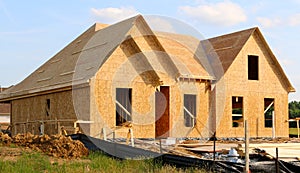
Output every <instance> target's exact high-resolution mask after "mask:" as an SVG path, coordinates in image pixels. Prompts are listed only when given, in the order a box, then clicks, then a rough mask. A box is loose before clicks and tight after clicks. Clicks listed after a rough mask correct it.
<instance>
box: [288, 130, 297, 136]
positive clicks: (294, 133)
mask: <svg viewBox="0 0 300 173" xmlns="http://www.w3.org/2000/svg"><path fill="white" fill-rule="evenodd" d="M289 134H290V135H298V130H297V128H289Z"/></svg>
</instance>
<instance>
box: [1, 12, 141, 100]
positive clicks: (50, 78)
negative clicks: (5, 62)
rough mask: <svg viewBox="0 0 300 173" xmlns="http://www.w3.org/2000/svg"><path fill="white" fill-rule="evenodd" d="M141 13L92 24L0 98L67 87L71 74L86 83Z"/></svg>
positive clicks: (80, 81)
mask: <svg viewBox="0 0 300 173" xmlns="http://www.w3.org/2000/svg"><path fill="white" fill-rule="evenodd" d="M140 17H141V16H140V15H138V16H135V17H132V18H129V19H127V20H124V21H122V22H119V23H116V24H114V25H110V26H107V27H105V28H103V25H102V24H95V25H93V26H92V27H90V28H89V29H88V30H87V31H85V32H84V33H83V34H81V35H80V36H79V37H77V38H76V39H75V40H74V41H72V42H71V43H70V44H69V45H67V46H66V47H65V48H64V49H62V50H61V51H60V52H59V53H57V54H56V55H55V56H54V57H52V58H51V59H49V60H48V61H47V62H46V63H44V64H43V65H42V66H40V67H39V68H38V69H37V70H36V71H34V72H33V73H31V74H30V75H29V76H28V77H27V78H25V79H24V80H23V81H22V82H20V83H19V84H17V85H15V86H13V87H11V88H9V89H8V90H6V91H5V92H3V93H1V94H0V100H3V99H7V98H13V97H19V96H22V95H28V94H32V93H37V92H42V91H49V90H55V89H59V88H64V87H70V86H72V82H74V80H73V77H74V78H75V81H76V83H77V84H80V83H87V82H88V79H90V78H91V77H92V76H93V75H94V74H95V73H96V72H97V70H98V68H99V67H100V66H101V64H102V63H103V62H104V61H105V59H106V58H107V57H108V56H109V55H110V54H111V52H113V50H114V49H115V48H116V47H117V46H118V45H119V44H120V43H121V42H122V40H123V39H124V38H125V36H126V34H127V32H128V31H129V30H130V28H131V27H132V26H133V25H134V21H135V20H136V19H138V18H140ZM101 28H103V29H101ZM99 29H100V30H99ZM95 48H97V49H95ZM87 50H88V51H87ZM83 68H84V69H83ZM75 70H79V71H80V72H83V70H85V72H84V73H82V74H80V73H79V72H77V71H76V73H75Z"/></svg>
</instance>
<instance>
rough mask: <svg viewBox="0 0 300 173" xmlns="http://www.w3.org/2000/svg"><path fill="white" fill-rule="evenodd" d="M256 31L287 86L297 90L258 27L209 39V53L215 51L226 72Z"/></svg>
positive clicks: (288, 88)
mask: <svg viewBox="0 0 300 173" xmlns="http://www.w3.org/2000/svg"><path fill="white" fill-rule="evenodd" d="M254 33H257V34H258V37H259V38H260V40H261V41H262V42H263V44H264V46H265V47H266V49H267V50H268V53H269V55H270V57H271V59H272V61H273V62H274V64H275V65H276V67H277V68H276V70H278V72H279V74H280V75H281V77H282V78H281V79H282V80H283V82H284V83H285V84H286V86H287V90H288V92H295V89H294V88H293V86H292V85H291V83H290V81H289V79H288V78H287V76H286V75H285V73H284V71H283V69H282V67H281V66H280V64H279V62H278V61H277V59H276V57H275V55H274V54H273V52H272V50H271V49H270V47H269V45H268V44H267V42H266V40H265V38H264V37H263V35H262V33H261V32H260V30H259V29H258V27H254V28H250V29H246V30H242V31H238V32H234V33H230V34H226V35H222V36H218V37H214V38H210V39H208V40H207V41H209V43H210V44H211V46H210V48H209V50H207V51H208V54H211V53H212V52H215V53H216V54H217V55H218V56H219V59H220V61H221V64H222V66H223V70H224V73H226V71H227V70H228V68H229V67H230V65H231V64H232V62H233V61H234V60H235V58H236V57H237V55H238V53H239V52H240V51H241V49H242V48H243V47H244V45H245V44H246V42H247V41H248V39H249V38H250V36H251V35H253V34H254Z"/></svg>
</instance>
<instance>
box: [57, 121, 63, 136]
mask: <svg viewBox="0 0 300 173" xmlns="http://www.w3.org/2000/svg"><path fill="white" fill-rule="evenodd" d="M57 133H58V134H59V135H61V134H62V133H61V127H60V122H59V121H57Z"/></svg>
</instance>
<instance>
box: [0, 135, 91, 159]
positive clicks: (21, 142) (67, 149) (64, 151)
mask: <svg viewBox="0 0 300 173" xmlns="http://www.w3.org/2000/svg"><path fill="white" fill-rule="evenodd" d="M0 142H2V143H3V144H6V145H9V144H11V143H13V144H16V145H18V146H22V147H28V148H31V149H33V150H37V151H41V152H44V153H46V154H48V155H50V156H54V157H60V158H68V159H72V158H79V157H82V156H87V155H88V149H87V148H86V147H85V146H84V145H83V144H82V143H81V142H80V141H77V140H72V139H71V138H70V137H66V136H63V135H52V136H48V135H43V136H38V135H32V134H30V133H26V134H17V135H16V136H14V137H12V138H11V137H9V136H8V135H7V134H3V133H0Z"/></svg>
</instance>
